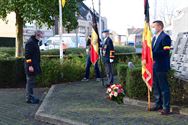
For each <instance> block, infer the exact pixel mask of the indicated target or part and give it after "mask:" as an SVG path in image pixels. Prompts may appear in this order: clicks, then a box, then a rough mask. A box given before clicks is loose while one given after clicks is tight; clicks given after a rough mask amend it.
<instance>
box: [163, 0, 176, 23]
mask: <svg viewBox="0 0 188 125" xmlns="http://www.w3.org/2000/svg"><path fill="white" fill-rule="evenodd" d="M160 4H161V5H162V6H160V7H159V18H160V19H161V20H162V21H163V22H164V25H165V26H171V25H172V21H173V18H174V17H175V7H176V5H175V4H174V3H173V2H172V1H171V0H163V1H161V3H160Z"/></svg>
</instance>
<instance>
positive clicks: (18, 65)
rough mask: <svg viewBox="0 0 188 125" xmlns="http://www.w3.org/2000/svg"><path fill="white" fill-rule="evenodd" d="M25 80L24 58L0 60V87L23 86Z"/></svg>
mask: <svg viewBox="0 0 188 125" xmlns="http://www.w3.org/2000/svg"><path fill="white" fill-rule="evenodd" d="M23 82H25V74H24V65H23V59H16V58H12V59H8V60H7V59H3V60H2V59H1V60H0V87H15V86H17V87H18V86H22V84H23Z"/></svg>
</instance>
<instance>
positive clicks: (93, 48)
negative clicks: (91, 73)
mask: <svg viewBox="0 0 188 125" xmlns="http://www.w3.org/2000/svg"><path fill="white" fill-rule="evenodd" d="M90 58H91V62H92V64H93V65H95V63H96V62H97V60H98V59H99V34H98V28H97V21H96V15H95V11H94V12H93V21H92V34H91V45H90Z"/></svg>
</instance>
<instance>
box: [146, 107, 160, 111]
mask: <svg viewBox="0 0 188 125" xmlns="http://www.w3.org/2000/svg"><path fill="white" fill-rule="evenodd" d="M162 109H163V108H162V107H151V108H150V109H149V111H155V112H157V111H159V112H161V110H162Z"/></svg>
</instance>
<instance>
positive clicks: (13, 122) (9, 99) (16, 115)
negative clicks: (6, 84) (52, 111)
mask: <svg viewBox="0 0 188 125" xmlns="http://www.w3.org/2000/svg"><path fill="white" fill-rule="evenodd" d="M45 93H47V89H36V94H37V96H38V97H40V98H42V97H44V96H45V95H44V94H45ZM24 94H25V90H24V89H0V125H49V124H46V123H42V122H39V121H37V120H35V119H34V114H35V113H36V111H37V109H38V107H39V105H32V104H27V103H25V95H24Z"/></svg>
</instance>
